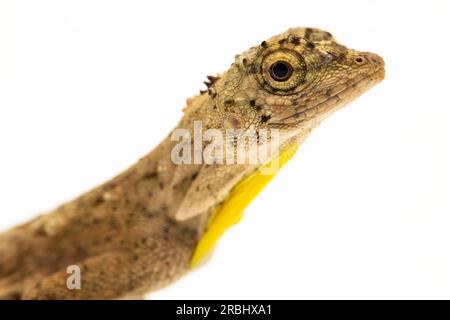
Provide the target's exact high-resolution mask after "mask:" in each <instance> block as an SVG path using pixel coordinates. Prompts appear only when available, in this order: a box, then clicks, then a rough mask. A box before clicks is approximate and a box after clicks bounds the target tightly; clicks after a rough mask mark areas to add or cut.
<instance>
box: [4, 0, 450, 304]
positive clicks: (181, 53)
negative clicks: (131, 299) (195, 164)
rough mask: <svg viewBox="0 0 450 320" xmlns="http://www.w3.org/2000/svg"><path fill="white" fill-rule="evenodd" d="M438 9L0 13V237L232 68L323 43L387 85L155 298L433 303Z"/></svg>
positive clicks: (94, 5) (46, 5) (320, 4)
mask: <svg viewBox="0 0 450 320" xmlns="http://www.w3.org/2000/svg"><path fill="white" fill-rule="evenodd" d="M449 7H450V5H449V2H448V1H444V0H443V1H430V0H428V1H420V2H419V1H364V2H363V1H327V2H325V1H311V0H308V1H300V0H296V1H280V0H277V1H222V2H221V3H217V2H212V1H202V2H193V1H178V2H175V1H164V2H163V1H121V2H118V1H110V0H108V1H93V0H89V1H81V0H77V1H60V0H58V1H14V2H13V1H5V0H2V2H0V155H1V157H0V229H2V230H4V229H7V228H9V227H12V226H13V225H15V224H17V223H19V222H23V221H26V220H28V219H30V218H31V217H33V216H34V215H35V214H36V213H38V212H42V211H46V210H49V209H51V208H53V207H54V206H56V205H58V204H60V203H61V202H63V201H66V200H69V199H71V198H73V197H74V196H76V195H78V194H79V193H81V192H83V191H86V190H87V189H89V188H91V187H94V186H96V185H98V184H99V183H101V182H103V181H104V180H106V179H108V178H110V177H112V176H114V175H115V174H117V173H119V172H120V171H122V170H123V169H125V168H127V167H128V166H129V165H131V164H132V163H134V162H135V161H136V160H137V159H138V158H139V157H141V156H143V155H144V154H146V153H147V152H148V151H149V150H150V149H152V148H153V147H154V146H156V145H157V144H158V142H159V141H160V140H161V139H162V138H163V137H165V135H166V134H167V133H168V132H169V130H170V129H171V128H172V127H174V126H175V125H176V123H177V121H178V120H179V118H180V116H181V109H182V107H184V105H185V99H186V98H187V97H189V96H192V95H194V94H195V93H197V92H198V90H199V89H203V88H204V85H202V81H203V80H204V79H205V76H206V75H207V74H214V73H216V72H221V71H223V70H225V69H227V68H228V66H229V65H230V64H231V62H232V61H233V59H234V55H235V54H236V53H239V52H242V51H244V50H246V49H248V48H249V47H250V46H253V45H256V44H259V43H260V42H261V41H262V40H264V39H265V38H268V37H270V36H272V35H274V34H277V33H280V32H282V31H284V30H285V29H287V28H289V27H295V26H314V27H320V28H323V29H326V30H329V31H331V32H332V33H333V34H334V35H335V36H336V37H337V38H338V39H339V40H340V41H341V42H342V43H343V44H345V45H347V46H349V47H352V48H355V49H359V50H367V51H373V52H376V53H378V54H380V55H382V56H383V57H384V59H385V61H386V79H385V81H384V82H382V83H381V84H380V85H378V86H377V87H375V88H374V89H373V90H371V91H370V92H368V93H367V94H365V95H364V96H363V97H361V98H360V99H359V100H357V101H356V102H355V103H353V104H351V105H350V106H348V107H347V108H346V109H344V110H343V111H340V112H339V113H337V114H335V115H334V116H333V117H331V118H330V119H329V120H327V121H326V122H325V123H324V124H323V125H321V126H320V127H319V128H318V129H316V130H315V131H314V133H313V134H312V135H311V136H310V138H309V139H308V140H307V141H306V143H305V144H304V145H303V146H302V147H301V148H300V149H299V151H298V153H297V155H296V156H295V157H294V159H293V160H292V161H291V162H290V163H289V164H288V165H287V166H286V167H285V168H284V169H283V170H282V172H281V173H280V174H279V175H278V176H277V177H276V178H275V179H274V181H273V182H272V183H271V184H270V185H269V186H268V187H267V188H266V189H265V190H264V191H263V192H262V193H261V195H260V196H259V197H258V198H257V199H256V200H255V201H254V202H253V203H252V204H251V205H250V207H249V208H248V209H247V210H246V214H245V217H244V219H243V221H242V222H241V223H240V224H239V225H237V226H236V227H234V228H233V229H231V230H229V231H228V232H227V233H226V235H225V236H224V237H223V238H221V240H220V242H219V243H218V246H217V248H216V250H215V254H214V256H213V258H212V259H211V260H210V261H209V262H208V264H206V265H205V266H203V267H202V268H200V269H198V270H196V271H194V272H192V273H191V274H189V275H188V276H186V277H185V278H183V279H182V280H180V281H179V282H177V283H175V284H174V285H172V286H170V287H168V288H166V289H163V290H161V291H158V292H155V293H153V294H151V295H150V298H152V299H167V298H170V299H171V298H180V299H184V298H190V299H197V298H208V299H214V298H236V299H239V298H308V299H310V298H343V299H347V298H363V299H364V298H450V199H449V193H450V192H449V191H450V150H449V149H450V146H449V138H450V127H449V120H450V105H449V99H450V93H449V91H450V90H449V74H450V68H449V55H450V50H449V46H448V43H449V40H448V39H449V38H448V30H450V10H449V9H450V8H449ZM0 258H1V257H0Z"/></svg>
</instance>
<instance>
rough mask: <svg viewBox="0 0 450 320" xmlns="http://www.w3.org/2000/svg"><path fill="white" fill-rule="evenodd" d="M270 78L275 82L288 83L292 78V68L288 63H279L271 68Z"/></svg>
mask: <svg viewBox="0 0 450 320" xmlns="http://www.w3.org/2000/svg"><path fill="white" fill-rule="evenodd" d="M269 72H270V76H271V77H272V79H273V80H275V81H280V82H282V81H287V80H289V78H290V77H291V76H292V66H291V65H290V63H289V62H286V61H281V60H280V61H277V62H275V63H274V64H273V65H272V66H271V67H270V71H269Z"/></svg>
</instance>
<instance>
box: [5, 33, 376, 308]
mask: <svg viewBox="0 0 450 320" xmlns="http://www.w3.org/2000/svg"><path fill="white" fill-rule="evenodd" d="M279 61H284V65H283V64H282V65H281V71H280V70H278V71H279V72H278V73H277V72H276V70H275V71H274V69H272V67H273V66H274V64H275V63H277V62H279ZM286 62H287V64H286ZM286 66H287V70H288V71H286V68H285V70H284V74H283V67H286ZM278 67H280V65H278ZM271 70H272V71H271ZM286 74H288V76H286ZM280 75H281V77H280ZM383 77H384V62H383V60H382V59H381V58H380V57H379V56H377V55H375V54H372V53H367V52H358V51H355V50H351V49H348V48H346V47H344V46H342V45H340V44H338V43H337V42H336V40H335V39H334V38H333V37H332V36H331V34H330V33H328V32H325V31H321V30H318V29H312V28H296V29H290V30H288V31H286V32H285V33H283V34H280V35H278V36H275V37H273V38H271V39H269V40H267V41H264V42H262V43H261V44H260V45H258V46H255V47H252V48H250V49H249V50H248V51H246V52H244V53H243V54H241V55H239V56H237V57H236V60H235V62H234V63H233V64H232V65H231V67H230V69H229V70H228V71H227V72H225V73H223V74H221V75H220V76H219V77H218V78H215V77H210V83H208V91H207V92H203V93H201V94H200V95H198V96H196V97H194V98H192V99H190V100H188V106H187V108H186V109H185V114H184V117H183V118H182V119H181V122H180V124H179V126H178V128H187V129H190V130H192V127H193V122H194V120H201V121H202V123H203V129H204V130H206V129H208V128H218V129H221V130H223V129H228V128H243V129H248V128H253V129H255V130H256V131H258V130H261V129H267V128H276V129H279V130H280V132H281V142H280V145H281V148H283V146H284V145H286V144H287V143H292V142H294V143H296V144H299V143H301V142H302V141H303V140H304V139H305V138H306V137H307V135H308V133H309V132H310V131H311V130H312V129H313V128H314V127H316V126H317V125H318V124H319V123H320V122H321V121H322V120H323V119H325V118H326V117H328V116H329V115H330V114H331V113H333V112H334V111H336V110H337V109H339V108H341V107H342V106H344V105H345V104H347V103H348V102H350V101H351V100H353V99H354V98H356V97H358V96H359V95H360V94H362V93H363V92H364V91H366V90H367V89H369V88H370V87H372V86H373V85H375V84H376V83H378V82H379V81H381V80H382V79H383ZM176 143H177V142H174V141H171V138H170V135H169V136H168V137H167V138H166V139H165V140H164V141H163V142H162V143H161V144H160V145H159V146H158V147H156V148H155V149H154V150H153V151H152V152H150V153H149V154H148V155H147V156H145V157H144V158H142V159H141V160H140V161H139V162H138V163H137V164H135V165H134V166H132V167H131V168H130V169H128V170H127V171H125V172H124V173H122V174H120V175H119V176H117V177H116V178H114V179H112V180H111V181H109V182H107V183H105V184H103V185H101V186H100V187H98V188H96V189H94V190H92V191H90V192H87V193H85V194H83V195H82V196H80V197H79V198H77V199H75V200H73V201H71V202H69V203H66V204H64V205H62V206H60V207H59V208H57V209H55V210H54V211H52V212H50V213H47V214H45V215H42V216H39V217H37V218H36V219H34V220H32V221H30V222H28V223H26V224H23V225H21V226H18V227H15V228H13V229H11V230H9V231H7V232H5V233H3V234H1V235H0V297H1V298H4V299H117V298H124V297H128V296H135V295H139V294H142V293H145V292H148V291H151V290H155V289H157V288H160V287H162V286H164V285H167V284H169V283H170V282H172V281H174V280H176V279H177V278H179V277H180V276H182V275H183V274H185V273H186V272H187V271H188V270H189V261H190V258H191V256H192V253H193V250H194V249H195V247H196V244H197V242H198V240H199V239H200V238H201V236H202V234H203V233H204V231H205V229H206V221H207V219H208V216H209V215H210V213H211V211H212V208H214V207H215V206H217V205H220V203H221V202H222V201H223V200H224V199H225V198H226V196H227V195H228V194H229V192H230V190H231V189H232V188H233V186H235V185H236V184H237V183H238V182H239V181H240V180H242V178H243V177H245V176H246V175H248V174H249V173H250V172H252V171H253V170H255V169H256V165H250V164H241V165H220V164H216V165H206V164H203V165H201V164H192V165H175V164H174V163H173V162H172V161H171V158H170V155H171V150H172V148H173V147H174V146H175V144H176ZM73 264H76V265H78V266H80V268H81V276H82V288H81V289H80V290H69V289H67V287H66V280H67V276H68V275H67V273H66V267H67V266H68V265H73Z"/></svg>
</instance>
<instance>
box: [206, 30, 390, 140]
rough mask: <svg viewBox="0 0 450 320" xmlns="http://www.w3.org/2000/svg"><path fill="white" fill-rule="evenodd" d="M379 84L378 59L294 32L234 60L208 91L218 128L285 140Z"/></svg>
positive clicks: (323, 35) (314, 33) (312, 33)
mask: <svg viewBox="0 0 450 320" xmlns="http://www.w3.org/2000/svg"><path fill="white" fill-rule="evenodd" d="M383 78H384V62H383V59H382V58H381V57H380V56H378V55H376V54H373V53H369V52H360V51H356V50H353V49H349V48H346V47H345V46H343V45H341V44H339V43H338V42H337V41H336V40H335V39H334V37H333V36H332V35H331V34H330V33H329V32H326V31H322V30H319V29H313V28H294V29H289V30H288V31H286V32H284V33H282V34H280V35H277V36H274V37H272V38H270V39H268V40H266V41H263V42H262V43H261V44H260V45H258V46H255V47H252V48H250V49H249V50H248V51H246V52H244V53H242V54H240V55H238V56H236V58H235V62H234V63H233V64H232V66H231V68H230V69H229V70H228V71H227V72H225V73H224V74H222V75H221V76H220V78H215V77H210V80H211V83H207V85H208V87H209V88H208V94H209V96H211V97H212V98H213V99H214V100H215V108H216V112H215V113H214V122H216V125H217V127H221V128H240V129H249V128H252V129H256V130H258V129H260V128H277V129H280V130H282V131H283V132H284V135H283V136H284V137H285V138H289V137H292V136H294V135H296V134H298V133H299V131H305V132H306V131H307V132H309V131H310V130H311V129H312V128H313V127H315V126H316V125H317V124H318V123H320V122H321V120H323V119H325V118H326V117H328V116H329V115H330V114H331V113H333V112H334V111H336V110H338V109H339V108H341V107H342V106H344V105H346V104H347V103H348V102H350V101H351V100H353V99H355V98H356V97H358V96H359V95H361V94H362V93H364V92H365V91H366V90H368V89H369V88H371V87H372V86H373V85H375V84H376V83H378V82H379V81H381V80H382V79H383Z"/></svg>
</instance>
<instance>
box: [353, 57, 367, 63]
mask: <svg viewBox="0 0 450 320" xmlns="http://www.w3.org/2000/svg"><path fill="white" fill-rule="evenodd" d="M364 61H366V60H365V59H364V58H363V57H361V56H358V57H356V58H355V62H356V63H357V64H363V63H364Z"/></svg>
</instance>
